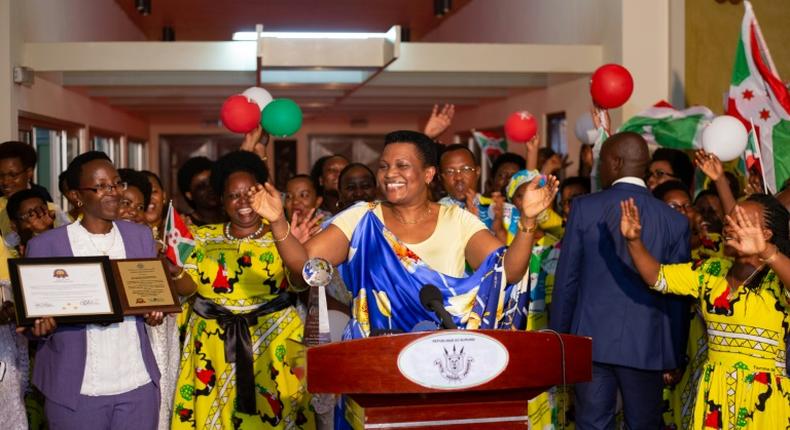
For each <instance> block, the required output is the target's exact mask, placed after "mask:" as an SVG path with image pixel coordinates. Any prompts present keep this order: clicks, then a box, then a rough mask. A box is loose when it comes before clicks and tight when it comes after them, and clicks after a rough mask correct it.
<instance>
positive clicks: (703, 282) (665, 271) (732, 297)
mask: <svg viewBox="0 0 790 430" xmlns="http://www.w3.org/2000/svg"><path fill="white" fill-rule="evenodd" d="M731 266H732V261H729V260H726V259H720V258H711V259H710V260H708V261H707V262H705V263H703V264H702V265H701V266H700V267H698V268H694V267H692V263H686V264H670V265H662V266H661V270H660V274H659V279H658V282H656V285H655V286H654V287H653V288H654V289H655V290H657V291H659V292H662V293H670V294H678V295H686V296H692V297H694V298H696V299H697V300H698V301H699V308H700V310H701V311H702V316H703V318H704V320H705V324H706V327H707V332H708V348H709V351H708V360H709V361H713V362H722V363H728V364H735V363H738V362H739V361H740V362H744V363H746V364H749V365H751V366H753V367H754V368H757V369H762V370H764V371H771V372H779V373H782V374H783V373H784V368H785V360H786V357H785V337H786V336H787V334H788V327H789V326H790V293H788V291H787V290H786V289H785V288H784V287H783V286H782V284H781V283H780V282H779V279H778V278H777V276H776V274H775V273H773V272H770V271H769V272H768V274H767V275H765V277H764V278H763V280H762V283H761V284H760V286H759V287H758V288H756V289H749V288H746V287H743V286H741V287H739V288H738V290H736V291H734V292H732V293H731V292H730V288H729V285H728V283H727V280H726V279H725V276H726V274H727V272H728V271H729V269H730V267H731Z"/></svg>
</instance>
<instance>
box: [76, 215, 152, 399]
mask: <svg viewBox="0 0 790 430" xmlns="http://www.w3.org/2000/svg"><path fill="white" fill-rule="evenodd" d="M66 229H67V230H66V231H67V233H68V236H69V243H70V244H71V249H72V251H73V252H74V256H75V257H90V256H97V255H106V256H108V257H110V258H111V259H113V260H120V259H124V258H126V248H124V245H123V238H122V237H121V233H120V232H119V231H118V226H116V225H115V223H113V227H112V230H110V232H109V233H107V234H92V233H90V232H88V230H86V229H85V227H83V226H82V224H81V223H79V222H75V223H72V224H69V226H68V227H66ZM86 336H87V347H88V348H87V351H86V354H85V373H84V374H83V377H82V387H81V388H80V394H82V395H85V396H111V395H115V394H121V393H127V392H129V391H132V390H134V389H135V388H137V387H140V386H143V385H145V384H147V383H149V382H151V377H150V376H149V375H148V370H147V369H146V368H145V362H144V361H143V352H142V349H141V348H140V336H139V334H138V333H137V321H136V318H135V317H125V318H124V320H123V321H122V322H119V323H115V324H110V325H107V326H102V325H96V324H90V325H88V328H87V330H86Z"/></svg>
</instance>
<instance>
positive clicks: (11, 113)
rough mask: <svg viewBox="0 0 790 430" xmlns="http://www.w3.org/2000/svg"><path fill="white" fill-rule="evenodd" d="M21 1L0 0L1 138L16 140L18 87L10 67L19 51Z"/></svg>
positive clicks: (15, 61) (16, 60) (1, 139)
mask: <svg viewBox="0 0 790 430" xmlns="http://www.w3.org/2000/svg"><path fill="white" fill-rule="evenodd" d="M22 6H23V5H22V3H21V2H20V1H17V0H0V141H6V140H18V139H19V128H18V120H17V116H18V113H17V104H18V91H19V90H18V89H17V88H16V85H15V84H14V79H13V69H14V66H16V65H19V61H18V59H19V56H20V52H21V44H22V41H21V37H22V36H21V32H20V28H19V23H20V21H21V10H20V9H21V7H22Z"/></svg>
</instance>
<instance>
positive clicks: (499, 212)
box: [491, 191, 505, 224]
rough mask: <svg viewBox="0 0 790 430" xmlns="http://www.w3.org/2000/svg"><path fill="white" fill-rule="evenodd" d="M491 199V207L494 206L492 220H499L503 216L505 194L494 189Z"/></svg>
mask: <svg viewBox="0 0 790 430" xmlns="http://www.w3.org/2000/svg"><path fill="white" fill-rule="evenodd" d="M491 200H492V202H491V207H493V208H494V211H493V212H494V221H496V220H499V221H501V220H502V218H504V216H505V196H503V195H502V193H500V192H499V191H494V192H493V193H491ZM500 224H501V222H500Z"/></svg>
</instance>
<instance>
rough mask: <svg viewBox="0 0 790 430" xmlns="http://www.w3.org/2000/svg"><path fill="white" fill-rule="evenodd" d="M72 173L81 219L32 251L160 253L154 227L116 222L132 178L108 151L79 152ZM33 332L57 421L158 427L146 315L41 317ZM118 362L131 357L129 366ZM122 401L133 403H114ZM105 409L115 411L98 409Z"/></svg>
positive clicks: (38, 372) (37, 378) (153, 317)
mask: <svg viewBox="0 0 790 430" xmlns="http://www.w3.org/2000/svg"><path fill="white" fill-rule="evenodd" d="M66 180H67V182H68V186H69V190H70V191H69V192H70V193H71V194H72V196H71V197H72V198H73V199H74V200H75V201H76V202H77V204H78V205H79V206H80V207H82V214H83V217H82V219H81V220H80V221H78V222H74V223H72V224H69V225H68V226H64V227H60V228H56V229H54V230H50V231H47V232H44V233H42V234H40V235H38V236H36V237H35V238H33V239H32V240H31V241H30V243H29V244H28V249H27V255H26V256H27V257H32V258H41V257H72V256H76V257H86V256H101V255H105V256H108V257H109V258H111V259H126V258H152V257H155V256H156V250H155V247H154V241H153V238H152V236H151V232H150V230H149V229H148V227H145V226H140V225H137V224H132V223H128V222H125V221H115V220H116V218H117V216H118V209H119V200H120V194H121V193H122V192H123V190H124V189H125V188H126V184H125V183H124V182H122V181H121V178H120V176H118V172H117V171H116V170H115V167H113V165H112V163H111V162H110V159H109V158H108V157H107V155H106V154H104V153H102V152H96V151H90V152H86V153H84V154H81V155H79V156H77V157H76V158H75V159H74V160H73V161H72V162H71V164H70V165H69V168H68V173H67V174H66ZM146 322H147V323H148V324H149V325H158V324H161V322H162V314H161V313H156V314H150V315H147V316H146ZM32 334H33V335H34V336H45V337H42V338H41V339H40V341H41V343H40V347H39V350H38V353H37V355H36V366H35V368H34V371H33V383H34V384H35V385H36V386H37V387H38V388H39V389H40V390H41V392H42V393H43V394H44V396H45V398H46V408H45V409H46V414H47V420H48V421H49V424H50V426H51V427H52V428H63V429H77V428H83V427H84V424H85V423H86V422H90V423H91V426H92V428H96V429H110V428H118V427H119V426H120V423H127V422H135V424H136V426H138V428H141V429H155V428H156V425H157V416H158V410H159V400H158V399H159V395H160V392H159V377H160V374H159V369H158V368H157V365H156V362H155V359H154V356H153V353H152V350H151V344H150V342H149V337H148V334H147V332H146V330H145V328H144V326H143V318H141V317H126V318H125V319H124V320H123V321H122V322H120V323H115V324H110V325H95V324H88V325H79V326H62V327H57V326H56V325H55V322H54V320H52V318H42V319H39V320H36V323H35V326H34V328H33V329H32ZM118 363H123V364H124V365H123V366H122V367H123V369H119V368H118V365H117V364H118ZM119 403H123V404H127V405H129V407H128V408H117V407H116V408H113V406H112V405H116V404H119ZM108 405H109V406H108ZM100 408H101V409H109V410H110V411H111V412H109V413H107V414H96V410H98V409H100Z"/></svg>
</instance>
